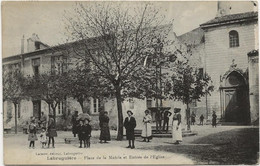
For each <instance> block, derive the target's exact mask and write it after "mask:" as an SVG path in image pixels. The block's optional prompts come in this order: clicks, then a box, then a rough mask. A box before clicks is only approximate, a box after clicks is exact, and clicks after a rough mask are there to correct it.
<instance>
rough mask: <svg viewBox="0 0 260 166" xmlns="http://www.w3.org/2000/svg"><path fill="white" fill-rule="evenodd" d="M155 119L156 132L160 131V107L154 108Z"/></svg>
mask: <svg viewBox="0 0 260 166" xmlns="http://www.w3.org/2000/svg"><path fill="white" fill-rule="evenodd" d="M155 120H156V132H157V133H161V128H162V111H161V109H160V108H158V110H156V113H155Z"/></svg>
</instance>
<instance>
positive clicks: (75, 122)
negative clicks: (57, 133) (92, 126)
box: [71, 111, 79, 137]
mask: <svg viewBox="0 0 260 166" xmlns="http://www.w3.org/2000/svg"><path fill="white" fill-rule="evenodd" d="M78 113H79V112H78V111H75V112H74V114H73V115H72V118H71V123H72V133H73V135H74V137H76V135H77V134H78V130H77V128H78V125H79V121H78V116H79V115H78Z"/></svg>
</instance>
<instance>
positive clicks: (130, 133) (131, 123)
mask: <svg viewBox="0 0 260 166" xmlns="http://www.w3.org/2000/svg"><path fill="white" fill-rule="evenodd" d="M127 115H128V117H126V118H125V121H124V127H125V129H126V139H127V140H128V141H129V146H128V147H127V148H131V149H134V148H135V144H134V140H135V133H134V130H135V127H136V120H135V118H134V117H133V112H132V111H131V110H128V111H127ZM131 143H132V145H131Z"/></svg>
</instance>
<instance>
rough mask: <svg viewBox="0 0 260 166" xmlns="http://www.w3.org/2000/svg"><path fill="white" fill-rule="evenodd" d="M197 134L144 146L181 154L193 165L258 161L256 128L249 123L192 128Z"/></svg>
mask: <svg viewBox="0 0 260 166" xmlns="http://www.w3.org/2000/svg"><path fill="white" fill-rule="evenodd" d="M193 128H194V130H198V133H199V134H198V136H193V137H187V138H184V142H183V143H182V144H181V145H177V146H173V145H170V144H169V145H158V146H154V147H144V148H143V149H153V150H157V151H165V152H172V153H178V154H184V155H185V156H187V157H189V158H191V159H192V160H193V162H194V163H195V164H214V165H219V164H224V165H230V164H232V165H237V164H259V128H258V127H250V126H236V127H235V126H218V127H217V128H212V127H209V126H202V127H198V126H195V127H193Z"/></svg>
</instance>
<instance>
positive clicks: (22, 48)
mask: <svg viewBox="0 0 260 166" xmlns="http://www.w3.org/2000/svg"><path fill="white" fill-rule="evenodd" d="M23 53H24V35H23V38H22V40H21V54H23Z"/></svg>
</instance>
